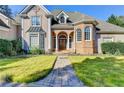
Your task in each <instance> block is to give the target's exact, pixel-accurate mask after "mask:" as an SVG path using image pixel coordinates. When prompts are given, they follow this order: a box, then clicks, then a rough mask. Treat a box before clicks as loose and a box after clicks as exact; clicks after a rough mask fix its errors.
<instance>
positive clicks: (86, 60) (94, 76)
mask: <svg viewBox="0 0 124 93" xmlns="http://www.w3.org/2000/svg"><path fill="white" fill-rule="evenodd" d="M69 59H70V60H71V62H72V65H73V67H74V70H75V72H76V75H77V76H78V77H79V79H80V80H81V81H82V82H84V83H85V85H87V86H94V87H104V86H105V87H115V86H121V87H124V57H123V56H120V57H119V56H118V57H115V56H112V57H110V56H109V57H96V56H70V57H69Z"/></svg>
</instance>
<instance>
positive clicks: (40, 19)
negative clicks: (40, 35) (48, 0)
mask: <svg viewBox="0 0 124 93" xmlns="http://www.w3.org/2000/svg"><path fill="white" fill-rule="evenodd" d="M35 16H37V17H39V21H40V24H39V25H32V17H35ZM41 21H42V17H41V16H39V15H34V16H31V26H32V27H40V26H41V24H42V23H41Z"/></svg>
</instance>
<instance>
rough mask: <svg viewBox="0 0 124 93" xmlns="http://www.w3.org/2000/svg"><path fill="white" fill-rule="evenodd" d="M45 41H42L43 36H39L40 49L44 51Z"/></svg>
mask: <svg viewBox="0 0 124 93" xmlns="http://www.w3.org/2000/svg"><path fill="white" fill-rule="evenodd" d="M44 41H45V39H44V34H41V35H40V42H41V43H40V46H41V49H44V43H45V42H44Z"/></svg>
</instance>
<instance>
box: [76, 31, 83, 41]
mask: <svg viewBox="0 0 124 93" xmlns="http://www.w3.org/2000/svg"><path fill="white" fill-rule="evenodd" d="M81 40H82V32H81V29H77V41H81Z"/></svg>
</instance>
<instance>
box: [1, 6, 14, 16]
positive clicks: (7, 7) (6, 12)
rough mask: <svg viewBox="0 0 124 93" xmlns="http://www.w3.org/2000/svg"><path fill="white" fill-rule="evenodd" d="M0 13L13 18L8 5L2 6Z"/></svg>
mask: <svg viewBox="0 0 124 93" xmlns="http://www.w3.org/2000/svg"><path fill="white" fill-rule="evenodd" d="M0 12H1V13H3V14H5V15H6V16H8V17H12V11H11V9H10V8H9V6H8V5H0Z"/></svg>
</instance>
